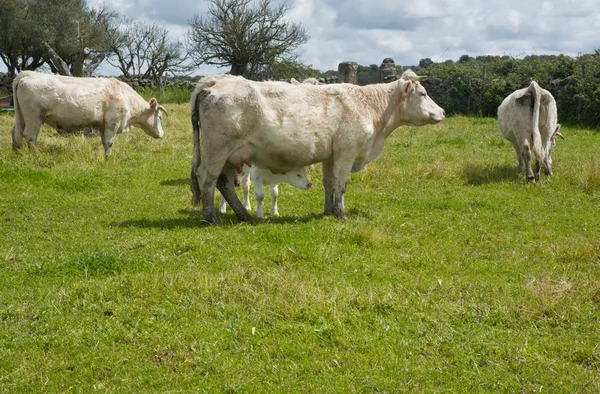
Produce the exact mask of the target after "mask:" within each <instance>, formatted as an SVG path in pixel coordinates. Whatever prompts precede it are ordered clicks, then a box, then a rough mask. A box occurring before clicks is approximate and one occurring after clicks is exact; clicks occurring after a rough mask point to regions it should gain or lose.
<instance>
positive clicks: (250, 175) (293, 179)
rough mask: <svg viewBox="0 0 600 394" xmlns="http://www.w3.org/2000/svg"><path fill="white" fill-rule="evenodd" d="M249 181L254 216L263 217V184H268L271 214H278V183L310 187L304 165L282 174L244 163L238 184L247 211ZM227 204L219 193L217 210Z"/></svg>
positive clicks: (221, 210) (300, 187)
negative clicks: (254, 211) (252, 184)
mask: <svg viewBox="0 0 600 394" xmlns="http://www.w3.org/2000/svg"><path fill="white" fill-rule="evenodd" d="M250 181H252V183H254V196H255V197H256V216H257V217H259V218H264V217H265V214H264V212H263V200H264V199H265V193H264V191H263V186H269V190H270V192H271V215H273V216H278V215H279V210H278V209H277V198H278V196H279V188H278V186H277V185H278V184H279V183H287V184H290V185H292V186H294V187H296V188H298V189H301V190H308V189H310V188H311V187H312V183H311V182H310V181H309V180H308V176H307V174H306V169H304V167H300V168H296V169H293V170H291V171H288V172H285V173H283V174H273V173H272V172H271V171H269V170H268V169H266V168H260V167H257V166H252V167H248V166H247V165H244V169H243V171H242V179H241V180H240V185H241V186H242V191H243V193H244V208H246V209H247V210H248V211H250V210H251V209H252V207H251V204H250V196H249V195H250ZM226 209H227V206H226V204H225V199H224V198H223V195H221V201H220V203H219V212H221V213H225V211H226Z"/></svg>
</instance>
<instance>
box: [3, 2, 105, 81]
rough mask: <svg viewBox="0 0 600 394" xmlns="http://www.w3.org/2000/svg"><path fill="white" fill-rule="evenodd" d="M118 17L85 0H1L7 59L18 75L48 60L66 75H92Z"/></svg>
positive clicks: (4, 56)
mask: <svg viewBox="0 0 600 394" xmlns="http://www.w3.org/2000/svg"><path fill="white" fill-rule="evenodd" d="M115 18H116V13H114V12H113V11H111V10H110V9H108V8H107V7H102V8H100V9H98V10H95V9H90V8H88V6H87V3H86V2H85V0H1V1H0V55H1V57H2V61H3V62H4V63H5V64H6V66H7V68H8V69H9V72H11V73H13V74H14V73H16V72H18V71H21V70H35V69H37V68H39V67H40V66H42V65H43V64H44V63H47V64H48V65H49V66H50V67H51V68H52V70H53V71H55V72H59V73H61V74H66V75H71V74H73V75H77V76H81V75H84V74H86V75H88V74H91V71H93V70H94V69H95V68H96V67H97V66H98V65H99V64H100V62H101V61H102V60H103V59H104V56H106V53H105V51H106V49H107V48H106V34H105V32H106V31H107V29H108V27H107V26H110V25H111V23H112V21H113V20H114V19H115ZM86 69H87V72H86V71H85V70H86Z"/></svg>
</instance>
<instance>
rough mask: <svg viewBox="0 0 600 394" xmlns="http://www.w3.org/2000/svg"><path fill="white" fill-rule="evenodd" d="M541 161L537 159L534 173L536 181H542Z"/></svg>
mask: <svg viewBox="0 0 600 394" xmlns="http://www.w3.org/2000/svg"><path fill="white" fill-rule="evenodd" d="M540 167H541V165H540V161H539V160H538V159H537V158H536V159H535V172H534V173H533V176H534V177H535V180H536V181H539V180H540Z"/></svg>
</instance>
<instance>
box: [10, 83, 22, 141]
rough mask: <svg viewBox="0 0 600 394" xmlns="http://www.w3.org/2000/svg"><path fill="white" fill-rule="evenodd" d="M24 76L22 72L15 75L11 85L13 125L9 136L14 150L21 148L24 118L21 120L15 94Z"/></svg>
mask: <svg viewBox="0 0 600 394" xmlns="http://www.w3.org/2000/svg"><path fill="white" fill-rule="evenodd" d="M25 74H26V73H25V72H23V73H20V74H19V75H17V76H16V77H15V79H14V80H13V83H12V90H13V106H14V108H15V125H14V126H13V128H12V133H11V134H12V143H13V147H14V148H18V147H20V146H21V142H22V139H23V131H24V129H25V118H23V111H21V106H20V105H19V99H18V94H17V93H18V89H19V82H20V81H21V78H22V77H23V76H24V75H25Z"/></svg>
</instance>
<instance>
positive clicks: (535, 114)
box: [498, 81, 564, 182]
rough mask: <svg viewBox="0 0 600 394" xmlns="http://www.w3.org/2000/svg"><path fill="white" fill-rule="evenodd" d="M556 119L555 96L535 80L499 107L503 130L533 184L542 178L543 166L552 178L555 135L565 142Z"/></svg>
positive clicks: (511, 95)
mask: <svg viewBox="0 0 600 394" xmlns="http://www.w3.org/2000/svg"><path fill="white" fill-rule="evenodd" d="M557 117H558V115H557V112H556V101H554V97H552V94H550V92H549V91H547V90H545V89H542V88H541V87H540V86H539V85H538V84H537V82H535V81H531V82H530V83H529V86H528V87H525V88H523V89H519V90H516V91H514V92H513V93H511V94H510V95H509V96H507V97H506V98H505V99H504V101H502V104H500V107H498V124H499V126H500V131H501V132H502V135H503V136H504V138H506V139H507V140H509V141H510V142H511V143H512V145H513V147H514V148H515V152H516V154H517V160H518V161H519V171H520V172H521V173H523V172H525V174H526V177H527V180H529V181H530V182H535V181H537V180H539V179H540V166H541V167H543V168H544V173H546V175H552V168H551V166H552V158H551V157H550V151H551V150H552V148H553V147H554V144H555V141H556V136H559V137H561V138H563V139H564V137H563V135H562V134H561V133H560V124H558V123H557ZM531 151H533V154H534V155H535V159H536V160H535V172H533V171H532V170H531V163H530V162H531Z"/></svg>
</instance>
